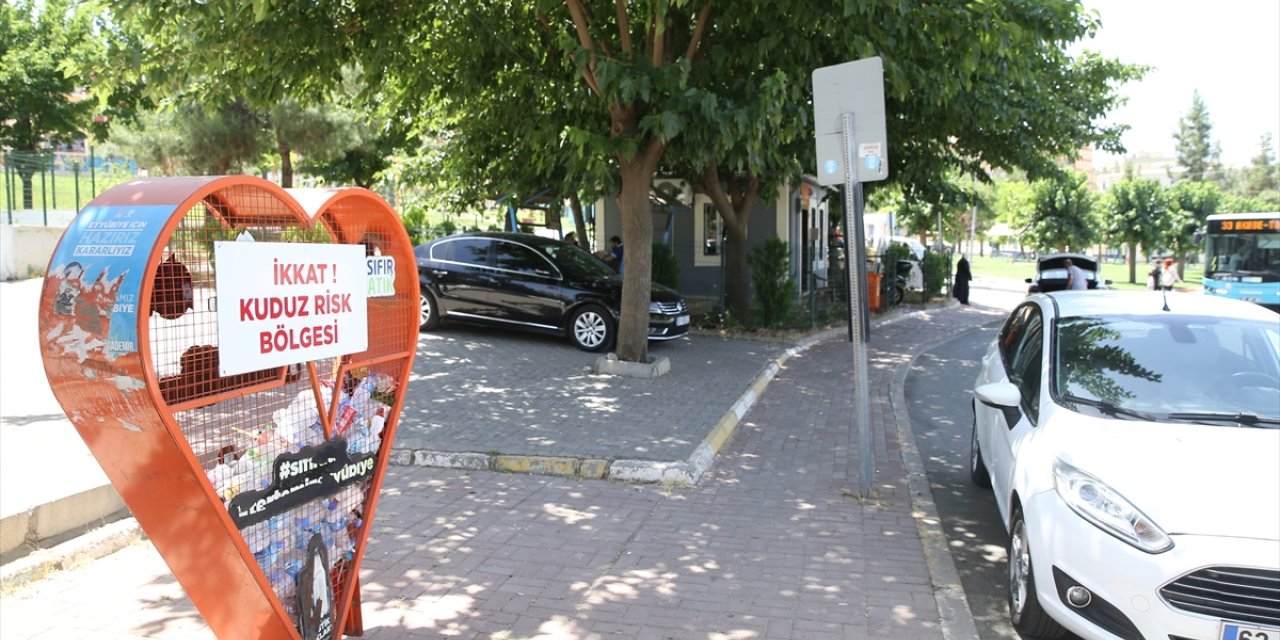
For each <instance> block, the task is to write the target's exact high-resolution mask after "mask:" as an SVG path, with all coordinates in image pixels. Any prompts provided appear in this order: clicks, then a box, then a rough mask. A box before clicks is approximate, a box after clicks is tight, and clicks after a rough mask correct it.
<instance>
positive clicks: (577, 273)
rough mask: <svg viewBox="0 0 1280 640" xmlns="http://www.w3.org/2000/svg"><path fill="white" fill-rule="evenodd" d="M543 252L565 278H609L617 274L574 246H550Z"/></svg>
mask: <svg viewBox="0 0 1280 640" xmlns="http://www.w3.org/2000/svg"><path fill="white" fill-rule="evenodd" d="M542 250H543V251H545V252H546V253H547V255H549V256H551V259H552V260H553V261H554V262H555V263H556V265H557V266H559V267H560V270H561V271H563V272H564V274H565V276H567V277H569V278H572V279H575V280H581V279H595V278H609V277H613V276H615V275H617V274H615V273H614V272H613V269H610V268H609V265H607V264H605V263H604V261H603V260H601V259H599V258H597V257H595V256H593V255H591V254H590V253H587V252H586V250H584V249H582V248H581V247H579V246H577V245H573V244H568V243H564V244H548V245H544V246H543V247H542Z"/></svg>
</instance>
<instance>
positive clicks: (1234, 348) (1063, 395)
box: [1051, 313, 1280, 427]
mask: <svg viewBox="0 0 1280 640" xmlns="http://www.w3.org/2000/svg"><path fill="white" fill-rule="evenodd" d="M1051 376H1052V380H1051V384H1052V385H1053V389H1054V395H1055V397H1056V398H1057V399H1058V400H1059V402H1060V404H1062V405H1064V406H1067V407H1068V408H1071V409H1073V410H1078V411H1094V412H1097V413H1100V414H1102V415H1111V416H1113V417H1120V418H1123V417H1124V412H1125V411H1127V412H1130V415H1132V413H1133V412H1141V413H1143V414H1149V415H1151V416H1155V417H1156V419H1159V420H1161V421H1166V420H1167V421H1170V422H1185V421H1192V422H1202V423H1212V424H1224V425H1231V424H1249V425H1252V424H1265V425H1267V426H1272V427H1275V426H1276V423H1275V421H1276V420H1277V419H1280V402H1277V401H1276V399H1277V398H1278V397H1280V323H1276V322H1265V321H1258V320H1244V319H1237V318H1220V317H1208V316H1205V317H1201V316H1178V315H1171V314H1168V313H1165V314H1163V315H1114V316H1079V317H1068V318H1061V319H1059V320H1058V321H1057V324H1056V335H1055V345H1054V362H1053V367H1052V373H1051ZM1117 408H1118V409H1120V411H1119V412H1117Z"/></svg>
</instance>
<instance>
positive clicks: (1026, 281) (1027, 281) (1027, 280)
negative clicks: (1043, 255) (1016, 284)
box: [1023, 278, 1031, 284]
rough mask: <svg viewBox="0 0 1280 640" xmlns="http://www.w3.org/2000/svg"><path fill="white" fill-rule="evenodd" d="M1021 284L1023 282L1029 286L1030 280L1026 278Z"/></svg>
mask: <svg viewBox="0 0 1280 640" xmlns="http://www.w3.org/2000/svg"><path fill="white" fill-rule="evenodd" d="M1023 282H1025V283H1027V284H1031V278H1026V279H1024V280H1023Z"/></svg>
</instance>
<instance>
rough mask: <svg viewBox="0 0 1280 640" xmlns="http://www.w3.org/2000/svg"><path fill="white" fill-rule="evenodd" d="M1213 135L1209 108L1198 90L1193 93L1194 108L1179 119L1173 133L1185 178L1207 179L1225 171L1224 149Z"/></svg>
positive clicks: (1192, 105) (1192, 103) (1192, 106)
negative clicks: (1215, 140)
mask: <svg viewBox="0 0 1280 640" xmlns="http://www.w3.org/2000/svg"><path fill="white" fill-rule="evenodd" d="M1212 135H1213V122H1212V121H1211V120H1210V119H1209V108H1208V107H1207V106H1205V103H1204V100H1203V99H1202V98H1201V97H1200V92H1199V91H1196V92H1194V93H1193V94H1192V95H1191V110H1190V111H1188V112H1187V115H1185V116H1183V117H1182V119H1181V120H1179V121H1178V131H1177V132H1175V133H1174V134H1173V139H1174V141H1175V142H1176V143H1177V146H1176V151H1177V154H1178V166H1180V167H1182V168H1183V171H1184V173H1183V175H1182V178H1183V179H1184V180H1197V181H1199V180H1207V179H1208V178H1210V177H1211V176H1213V175H1215V174H1216V173H1217V172H1219V171H1220V170H1221V163H1220V161H1219V157H1220V156H1221V150H1220V149H1219V148H1218V144H1217V143H1216V142H1214V141H1213V138H1212Z"/></svg>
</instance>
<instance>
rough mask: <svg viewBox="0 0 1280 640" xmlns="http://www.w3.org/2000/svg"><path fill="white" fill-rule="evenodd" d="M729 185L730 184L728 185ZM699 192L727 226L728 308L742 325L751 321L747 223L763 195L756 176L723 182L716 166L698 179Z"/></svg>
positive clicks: (738, 176) (726, 295) (704, 168)
mask: <svg viewBox="0 0 1280 640" xmlns="http://www.w3.org/2000/svg"><path fill="white" fill-rule="evenodd" d="M726 183H727V184H726ZM697 186H698V190H699V191H701V192H702V193H705V194H707V197H708V198H710V199H711V202H712V203H713V204H715V207H716V212H717V213H719V214H720V219H721V220H722V221H723V222H724V231H725V236H726V237H725V243H724V245H725V246H724V247H723V248H722V249H721V250H722V251H724V289H725V291H724V294H725V296H724V297H725V307H727V308H728V309H729V312H730V313H731V314H732V315H733V316H734V317H736V318H738V319H739V320H741V321H745V320H747V319H748V318H750V317H751V267H750V264H749V263H748V261H747V252H748V251H747V250H748V247H747V220H748V219H749V217H750V212H751V208H752V207H754V206H755V203H756V199H757V197H758V196H759V193H760V178H759V176H756V175H754V174H749V173H748V174H738V175H734V174H729V175H728V176H727V177H725V178H724V179H722V177H721V175H720V170H719V168H717V167H716V166H715V164H709V165H707V166H705V167H703V169H702V173H700V174H699V175H698V181H697Z"/></svg>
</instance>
